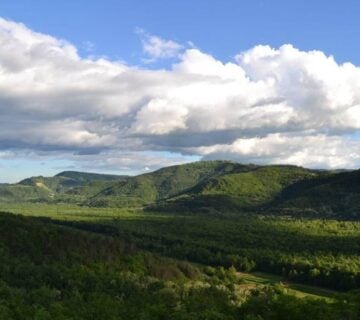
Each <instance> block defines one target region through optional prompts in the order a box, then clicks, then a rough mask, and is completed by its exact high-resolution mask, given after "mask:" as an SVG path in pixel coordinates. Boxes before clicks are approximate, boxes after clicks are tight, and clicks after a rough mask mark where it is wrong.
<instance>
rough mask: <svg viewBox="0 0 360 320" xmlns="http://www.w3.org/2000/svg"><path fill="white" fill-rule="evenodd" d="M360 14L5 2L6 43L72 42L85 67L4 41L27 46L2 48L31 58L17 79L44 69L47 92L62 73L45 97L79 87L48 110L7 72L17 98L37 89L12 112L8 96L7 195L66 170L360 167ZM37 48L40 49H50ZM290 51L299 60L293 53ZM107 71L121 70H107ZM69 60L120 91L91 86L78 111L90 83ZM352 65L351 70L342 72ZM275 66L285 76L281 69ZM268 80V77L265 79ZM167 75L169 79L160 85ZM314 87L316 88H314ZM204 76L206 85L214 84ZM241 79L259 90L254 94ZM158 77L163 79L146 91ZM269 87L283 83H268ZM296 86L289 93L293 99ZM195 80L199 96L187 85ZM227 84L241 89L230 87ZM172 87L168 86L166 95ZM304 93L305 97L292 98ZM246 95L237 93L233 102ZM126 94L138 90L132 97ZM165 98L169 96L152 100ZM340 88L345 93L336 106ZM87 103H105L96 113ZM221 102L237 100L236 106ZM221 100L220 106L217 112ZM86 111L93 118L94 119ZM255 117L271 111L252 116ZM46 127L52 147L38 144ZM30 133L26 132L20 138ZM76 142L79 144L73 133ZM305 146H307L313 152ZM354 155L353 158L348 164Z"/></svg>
mask: <svg viewBox="0 0 360 320" xmlns="http://www.w3.org/2000/svg"><path fill="white" fill-rule="evenodd" d="M359 13H360V2H359V1H355V0H353V1H352V0H345V1H338V0H333V1H324V0H316V1H280V0H278V1H277V0H273V1H265V0H263V1H236V0H225V1H224V0H222V1H220V0H211V1H209V0H207V1H205V0H197V1H189V0H182V1H168V0H167V1H166V0H153V1H139V0H132V1H119V0H118V1H115V0H102V1H99V0H93V1H83V0H77V1H58V0H55V1H45V0H37V1H31V0H17V1H1V2H0V17H2V18H4V19H6V21H13V22H15V24H14V25H11V26H8V24H7V22H4V23H3V24H4V25H3V26H2V28H3V30H5V29H7V28H10V29H11V30H17V29H18V28H19V26H18V24H19V23H22V24H24V25H25V26H26V27H25V28H26V30H27V31H26V32H29V34H30V33H31V32H33V31H35V32H37V33H40V34H42V35H49V36H51V37H52V39H64V40H66V41H67V43H70V44H71V46H73V47H74V48H76V49H77V52H78V55H79V56H78V57H75V58H74V56H73V55H72V53H71V49H70V51H69V50H67V49H66V48H65V49H64V48H63V44H61V43H58V44H56V45H55V46H57V49H59V50H60V51H62V50H64V52H63V53H62V54H63V55H64V57H63V58H61V59H60V58H59V59H58V60H57V61H55V62H54V63H53V62H51V63H50V62H49V63H48V64H47V62H46V60H47V59H49V61H50V57H49V56H48V54H49V52H50V51H49V50H48V49H46V48H52V49H53V46H54V45H53V43H52V42H51V41H52V40H51V41H50V40H48V39H45V38H44V39H43V38H42V39H41V40H40V41H41V42H42V43H43V44H42V46H41V48H42V49H41V50H43V51H42V52H40V53H39V51H36V55H39V57H37V56H36V57H35V58H34V54H32V55H29V52H28V51H27V50H28V49H26V46H27V45H28V44H26V45H25V42H26V41H27V40H26V41H25V40H24V39H25V38H21V39H20V40H19V39H15V37H17V36H16V35H14V36H13V35H10V36H9V34H8V33H6V32H5V33H4V34H3V37H4V38H6V37H12V36H13V37H14V39H15V40H16V41H15V40H14V39H13V38H6V42H4V43H9V42H11V41H13V40H14V42H11V43H12V47H11V48H18V49H13V50H16V51H17V52H20V53H21V52H23V55H22V56H21V57H19V58H18V60H16V59H17V57H14V58H13V59H14V61H15V62H14V63H15V64H16V68H23V70H25V69H26V70H30V69H31V70H33V72H34V76H33V79H37V77H38V76H39V75H41V76H39V77H40V78H41V77H43V73H44V70H49V66H50V69H51V72H53V74H51V77H50V78H51V79H50V78H49V79H42V80H40V82H41V81H43V82H42V84H43V85H44V84H47V85H48V84H49V83H50V82H51V81H52V79H56V78H57V77H58V78H59V79H60V78H64V77H67V76H69V79H70V80H69V81H70V84H69V88H65V86H66V85H65V84H64V87H62V89H61V90H60V89H56V87H51V88H49V91H48V92H44V91H41V94H42V96H41V97H40V93H39V92H40V91H39V92H36V94H35V93H34V92H32V91H31V83H29V82H28V81H29V80H28V78H26V72H24V73H23V74H22V75H20V72H18V70H16V72H15V71H14V70H12V71H11V72H10V71H9V74H7V77H8V78H9V76H10V75H11V77H14V81H15V82H14V83H17V84H18V85H19V87H21V86H22V83H24V81H27V82H26V85H28V86H29V88H30V89H29V92H25V91H26V90H25V89H24V92H25V93H24V92H21V94H24V97H22V96H21V97H19V99H18V100H17V101H15V100H16V99H15V98H14V99H15V100H14V101H12V102H11V103H10V102H9V100H8V97H7V96H6V94H4V95H3V96H2V93H1V91H0V116H1V117H2V120H1V118H0V121H2V124H3V126H4V129H3V132H2V133H1V132H0V182H5V181H17V180H19V179H21V178H24V177H27V176H30V175H39V174H42V175H52V174H55V173H57V172H58V171H61V170H65V169H73V170H89V171H100V172H111V173H120V174H124V173H125V174H126V173H128V174H136V173H139V172H146V171H147V170H154V169H156V168H158V167H161V166H163V165H171V164H176V163H182V162H187V161H194V160H198V159H217V158H224V159H231V160H235V161H243V162H255V163H284V162H286V163H293V164H298V165H304V166H309V167H330V168H332V167H334V168H335V167H349V168H350V167H351V168H354V167H358V166H359V165H360V160H359V152H358V151H357V149H359V127H360V124H359V122H360V121H358V120H357V119H356V118H357V116H359V115H360V109H359V105H360V104H359V103H360V102H358V100H359V99H360V98H359V97H358V96H357V94H356V92H357V91H358V89H359V87H358V85H357V83H358V82H357V81H358V78H360V76H359V72H358V71H357V66H359V65H360V56H359V52H360V42H359V41H358V39H359V38H360V20H359V19H358V16H359ZM139 30H141V31H140V32H139ZM14 34H15V33H14ZM29 37H30V38H31V40H30V41H31V42H32V46H35V44H37V43H38V42H37V41H38V38H37V37H38V36H37V35H33V34H32V35H29ZM9 39H10V40H9ZM0 40H1V39H0ZM156 44H158V45H159V46H156ZM285 44H290V47H282V46H283V45H285ZM259 45H263V46H262V47H257V46H259ZM15 46H18V47H15ZM266 46H269V47H266ZM270 47H271V48H273V49H272V50H275V51H276V52H275V51H271V49H270ZM39 48H40V46H39ZM44 48H45V49H44ZM256 48H257V49H256ZM280 48H282V49H280ZM52 49H51V50H52ZM57 49H56V50H57ZM3 50H4V52H5V53H4V54H3V55H1V47H0V66H1V65H3V66H4V68H5V69H6V70H7V64H9V65H13V64H14V63H13V62H12V61H10V62H9V59H10V60H11V59H12V57H11V55H10V58H9V57H7V56H5V55H6V52H8V51H9V50H7V49H6V48H5V45H4V46H3ZM22 50H23V51H22ZM37 50H40V49H37ZM159 50H160V51H159ZM312 50H317V52H318V53H317V54H313V53H312ZM65 51H66V52H65ZM34 52H35V51H34ZM274 52H275V53H274ZM25 55H28V56H27V58H26V59H25V60H24V56H25ZM329 56H333V57H334V58H335V61H336V63H335V62H334V63H333V62H332V61H331V58H329ZM235 57H236V58H235ZM100 58H103V60H105V61H107V62H108V63H109V65H107V66H104V65H103V63H102V62H99V59H100ZM67 59H69V63H74V65H73V67H72V68H73V69H76V67H75V68H74V66H75V62H74V61H77V62H76V65H78V66H79V68H80V65H82V66H83V65H84V64H86V59H90V60H91V61H93V62H94V63H93V65H92V66H89V72H90V73H91V72H100V73H99V74H102V77H103V78H101V79H99V80H98V81H99V86H102V85H103V84H104V83H106V84H107V86H108V87H105V85H104V87H101V92H100V93H96V94H95V93H94V92H95V91H96V90H95V89H94V88H96V83H95V82H96V80H94V79H91V81H90V82H89V83H84V86H83V88H82V92H81V93H76V94H79V95H78V96H74V99H73V100H71V97H72V96H71V94H73V93H74V92H75V91H76V90H77V89H78V88H79V87H78V82H77V80H74V79H78V78H79V77H82V76H83V75H82V74H80V73H79V74H76V72H73V71H72V69H71V68H69V69H66V66H65V67H64V66H63V65H62V61H64V60H67ZM249 59H250V60H249ZM270 60H271V61H270ZM290 60H291V63H289V61H290ZM24 61H26V62H24ZM39 61H41V63H42V64H41V65H40V64H39ZM44 61H45V62H44ZM51 61H52V60H51ZM249 61H250V62H249ZM344 62H351V63H352V66H353V67H351V68H343V67H342V66H341V65H342V63H344ZM24 63H26V64H28V65H26V66H25V65H24ZM227 63H231V64H234V65H236V67H234V66H226V64H227ZM264 63H265V64H266V65H265V68H264V65H263V64H264ZM119 65H121V67H120V68H125V67H130V68H131V70H126V72H125V73H126V74H127V75H126V77H125V76H124V79H121V80H119V79H115V78H113V76H114V73H116V72H119V74H120V73H121V72H122V71H121V72H120V71H119V69H118V67H119ZM220 65H221V66H220ZM275 65H276V66H277V67H276V68H278V69H276V70H274V69H272V66H275ZM298 65H300V66H301V67H298ZM318 65H319V66H321V67H319V68H318ZM18 66H21V67H18ZM9 68H10V67H9ZM9 68H8V69H9ZM64 68H65V69H66V70H68V71H66V72H67V74H66V73H64V72H65V71H64V70H65V69H64ZM81 68H82V67H81ZM263 68H264V69H265V70H267V71H266V72H265V71H261V70H262V69H263ZM311 68H313V69H311ZM10 69H11V68H10ZM10 69H9V70H10ZM100 69H101V71H99V70H100ZM136 69H137V70H139V72H135V71H134V70H136ZM162 69H166V70H167V71H166V72H165V73H162V74H161V77H163V78H162V79H159V77H160V75H159V71H161V70H162ZM232 69H233V71H231V70H232ZM350 69H351V70H350ZM76 70H77V69H76ZM209 70H210V71H209ZM349 70H350V71H349ZM13 71H14V72H13ZM46 72H47V71H46ZM242 73H243V74H244V75H240V74H242ZM304 74H305V75H306V76H308V78H306V79H305V80H304V79H302V77H303V75H304ZM195 75H197V76H201V77H208V79H207V80H206V81H207V82H206V83H205V80H204V79H200V78H199V79H200V80H199V79H195V78H196V77H197V76H195ZM119 77H120V76H119ZM194 77H195V78H194ZM213 77H217V79H218V80H219V83H218V87H216V88H218V90H219V91H218V92H219V94H218V95H216V94H215V93H214V97H209V101H205V100H204V98H203V96H204V95H205V96H206V95H207V92H211V90H213V86H214V83H213V80H212V79H214V78H213ZM242 77H244V79H251V81H252V83H250V84H246V86H245V84H244V81H245V80H244V79H243V78H242ZM148 78H153V79H154V80H144V79H148ZM184 78H186V79H188V80H184ZM240 78H241V79H240ZM280 78H281V79H280ZM300 78H301V79H300ZM11 79H13V78H11ZM114 79H115V80H114ZM269 79H276V81H278V82H279V83H277V84H275V85H274V84H272V83H271V84H270V82H271V81H270V80H269ZM279 79H280V80H279ZM284 79H287V80H286V81H287V82H288V83H289V87H286V88H284V86H286V85H285V84H284V83H287V82H286V81H285V80H284ZM339 79H340V80H339ZM50 80H51V81H50ZM93 80H94V81H95V82H94V81H93ZM300 80H301V81H300ZM34 81H36V80H34ZM49 81H50V82H49ZM71 81H74V82H71ZM146 81H148V82H149V83H150V84H148V83H147V82H146ZM191 81H194V84H193V85H192V86H186V85H185V84H186V83H188V82H190V83H191ZM224 81H228V82H231V81H233V83H232V84H230V83H229V85H228V86H227V87H224ZM246 81H247V80H246ZM246 81H245V82H246ZM269 81H270V82H269ZM143 82H146V83H145V84H144V83H143ZM152 82H154V83H156V85H155V86H153V85H152ZM167 82H169V83H170V84H169V86H164V84H163V83H167ZM304 82H306V85H304V88H302V89H301V90H299V92H300V93H299V92H297V91H294V87H295V86H296V85H299V86H302V85H303V84H304ZM34 83H35V82H34ZM51 83H52V82H51ZM264 83H267V84H266V85H264ZM359 83H360V82H359ZM137 85H139V86H140V89H139V90H138V91H137V90H136V86H137ZM235 85H238V87H239V94H236V92H234V91H233V90H236V89H234V88H236V87H235ZM206 86H209V87H206ZM243 86H244V87H243ZM13 87H14V86H12V87H11V88H13ZM70 87H71V88H70ZM123 88H134V89H133V90H134V91H131V94H130V93H129V96H126V95H125V94H123V95H121V94H120V93H121V90H124V89H123ZM160 88H161V90H162V91H161V93H159V94H154V93H153V92H157V91H156V90H160ZM192 88H200V91H198V92H197V91H196V90H197V89H194V90H195V92H193V90H192ZM314 88H316V90H317V91H316V90H315V89H314ZM337 88H341V90H340V89H339V92H338V93H337V95H335V96H334V95H333V93H334V92H337V91H338V90H337ZM66 90H69V91H68V93H67V94H66V93H64V92H66ZM74 90H75V91H74ZM126 90H127V89H126ZM152 90H153V91H152ZM201 90H204V91H201ZM312 90H314V92H312ZM84 91H86V92H87V94H88V95H92V96H93V100H94V101H95V100H96V101H99V102H98V104H97V105H96V103H95V102H94V105H92V102H91V103H90V102H89V100H88V97H87V96H86V97H85V95H84ZM315 91H316V92H315ZM222 92H224V94H223V95H228V96H226V99H223V98H222V94H220V93H222ZM244 92H245V93H244ZM247 92H249V93H247ZM259 92H260V93H259ZM62 94H64V96H61V95H62ZM55 95H56V96H57V99H59V100H56V99H55V98H54V96H55ZM60 96H61V98H60ZM209 96H210V95H209ZM32 99H34V100H32ZM36 99H38V100H36ZM110 100H111V102H109V101H110ZM130 100H131V101H130ZM133 100H134V101H133ZM135 100H136V101H135ZM192 100H196V103H195V102H194V103H193V102H192ZM24 101H25V102H24ZM29 101H30V102H29ZM44 101H45V102H44ZM129 101H130V102H129ZM213 101H217V102H218V104H217V105H214V106H212V103H213ZM264 101H270V102H266V104H265V102H264ZM88 103H90V104H91V106H89V107H87V104H88ZM27 104H28V105H27ZM110 104H111V105H110ZM252 104H253V105H254V106H261V108H259V107H257V109H258V110H257V111H256V113H255V112H254V113H251V112H252V111H251V112H250V111H249V110H254V107H252V106H251V105H252ZM264 104H265V105H264ZM104 106H105V107H104ZM86 108H88V109H86ZM104 108H108V109H106V110H105V111H104ZM247 108H249V109H247ZM251 108H252V109H251ZM120 109H121V110H122V111H121V112H120ZM24 110H25V111H24ZM54 110H56V112H55V111H54ZM69 110H71V112H70V111H69ZM84 110H89V111H84ZM125 110H126V111H125ZM54 112H55V113H56V115H54ZM84 112H85V113H86V112H88V114H86V115H84ZM276 112H278V114H275V113H276ZM221 115H223V118H224V119H222V117H221ZM330 115H331V117H330ZM281 117H283V118H284V119H282V120H281V121H280V120H279V119H280V118H281ZM159 119H160V120H159ZM235 119H238V120H236V121H235ZM309 119H311V120H309ZM220 120H221V121H220ZM312 121H313V122H312ZM278 122H279V123H278ZM164 123H165V124H167V126H165V125H164ZM243 123H248V124H249V125H247V126H246V125H244V124H243ZM24 124H25V125H26V128H25V129H23V127H24ZM6 125H8V126H9V127H8V128H7V127H6ZM39 126H40V127H44V128H45V129H44V130H45V132H46V134H47V135H48V136H49V137H47V138H44V137H42V136H41V133H38V132H35V133H34V130H35V129H34V128H35V127H36V128H38V127H39ZM20 127H21V128H22V130H23V131H24V132H20V133H18V134H15V133H14V132H15V130H16V128H20ZM46 130H47V131H46ZM35 131H36V130H35ZM65 131H66V132H70V133H71V134H69V136H71V137H67V136H66V134H63V133H62V132H65ZM324 132H325V133H324ZM59 137H61V138H59ZM74 137H75V138H74ZM304 137H305V138H304ZM301 141H305V142H304V145H303V146H302V145H301ZM322 144H323V145H324V147H323V148H321V147H320V149H322V150H324V151H323V153H321V152H320V151H316V155H313V153H314V148H315V147H314V145H317V146H321V145H322ZM345 145H346V146H347V147H346V148H347V149H344V148H345V147H344V146H345ZM295 146H297V147H295ZM329 146H331V148H330V147H329ZM317 149H319V148H317ZM256 150H259V151H256ZM344 153H345V154H348V155H349V157H348V158H344Z"/></svg>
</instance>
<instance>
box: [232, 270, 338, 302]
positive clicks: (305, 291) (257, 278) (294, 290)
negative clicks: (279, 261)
mask: <svg viewBox="0 0 360 320" xmlns="http://www.w3.org/2000/svg"><path fill="white" fill-rule="evenodd" d="M237 274H238V276H239V277H240V278H241V279H243V280H244V281H245V283H246V284H253V285H255V286H264V285H280V286H281V287H283V288H285V289H286V291H287V293H289V294H292V295H295V296H296V297H298V298H304V297H311V298H322V299H327V300H328V301H332V297H333V296H334V295H335V294H336V293H337V292H336V291H334V290H330V289H326V288H321V287H315V286H310V285H305V284H300V283H295V282H291V281H289V280H288V279H285V278H283V277H281V276H277V275H273V274H269V273H264V272H253V273H245V272H238V273H237Z"/></svg>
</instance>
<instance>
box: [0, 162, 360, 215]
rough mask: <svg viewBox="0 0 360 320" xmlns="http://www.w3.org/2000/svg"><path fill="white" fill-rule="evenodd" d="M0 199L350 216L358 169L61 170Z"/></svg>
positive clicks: (8, 189)
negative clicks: (128, 172)
mask: <svg viewBox="0 0 360 320" xmlns="http://www.w3.org/2000/svg"><path fill="white" fill-rule="evenodd" d="M0 200H1V201H7V202H9V201H22V202H24V201H25V202H26V201H31V202H65V203H76V204H80V205H85V206H90V207H118V208H124V207H144V208H145V209H146V210H150V211H166V212H173V213H176V212H183V213H197V214H199V213H206V214H209V213H210V214H224V213H237V212H252V213H262V214H280V215H295V216H319V217H340V218H349V219H357V218H358V217H359V212H360V171H359V170H355V171H343V170H339V171H327V170H311V169H306V168H302V167H297V166H290V165H267V166H260V165H254V164H240V163H236V162H231V161H199V162H194V163H189V164H183V165H177V166H170V167H165V168H161V169H159V170H157V171H154V172H150V173H145V174H141V175H138V176H132V177H130V176H116V175H105V174H96V173H86V172H76V171H64V172H61V173H59V174H57V175H55V176H54V177H42V176H40V177H31V178H28V179H25V180H22V181H20V182H19V183H17V184H7V185H0Z"/></svg>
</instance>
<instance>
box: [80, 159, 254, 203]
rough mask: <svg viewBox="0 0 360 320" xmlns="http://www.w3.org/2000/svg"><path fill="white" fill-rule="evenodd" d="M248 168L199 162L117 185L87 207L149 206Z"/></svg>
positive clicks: (141, 176)
mask: <svg viewBox="0 0 360 320" xmlns="http://www.w3.org/2000/svg"><path fill="white" fill-rule="evenodd" d="M251 167H252V166H244V165H240V164H238V163H233V162H229V161H200V162H194V163H190V164H184V165H178V166H171V167H166V168H162V169H160V170H157V171H155V172H151V173H146V174H142V175H139V176H136V177H130V178H128V179H126V180H125V181H121V182H118V183H116V184H114V185H113V186H111V187H110V188H107V189H105V190H103V191H101V192H100V193H99V194H97V195H95V196H94V197H92V198H90V199H89V201H88V202H87V204H89V205H90V206H116V207H121V206H129V205H144V204H150V203H154V202H156V201H159V200H161V199H166V198H169V197H173V196H176V195H178V194H180V193H183V192H185V191H187V190H189V189H191V188H193V187H195V186H196V185H197V184H199V183H201V182H204V181H207V180H208V179H210V178H212V177H216V176H219V175H223V174H226V173H228V172H234V171H241V170H249V168H251Z"/></svg>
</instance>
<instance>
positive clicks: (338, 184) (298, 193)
mask: <svg viewBox="0 0 360 320" xmlns="http://www.w3.org/2000/svg"><path fill="white" fill-rule="evenodd" d="M268 209H269V210H272V211H277V212H281V213H283V214H310V215H319V216H326V217H344V218H359V217H360V170H356V171H351V172H340V173H330V174H327V175H322V176H318V177H316V178H313V179H311V180H306V181H300V182H298V183H295V184H292V185H290V186H289V187H287V188H285V189H284V190H283V191H282V193H281V196H280V197H279V199H276V200H275V201H274V202H272V203H269V205H268Z"/></svg>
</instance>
